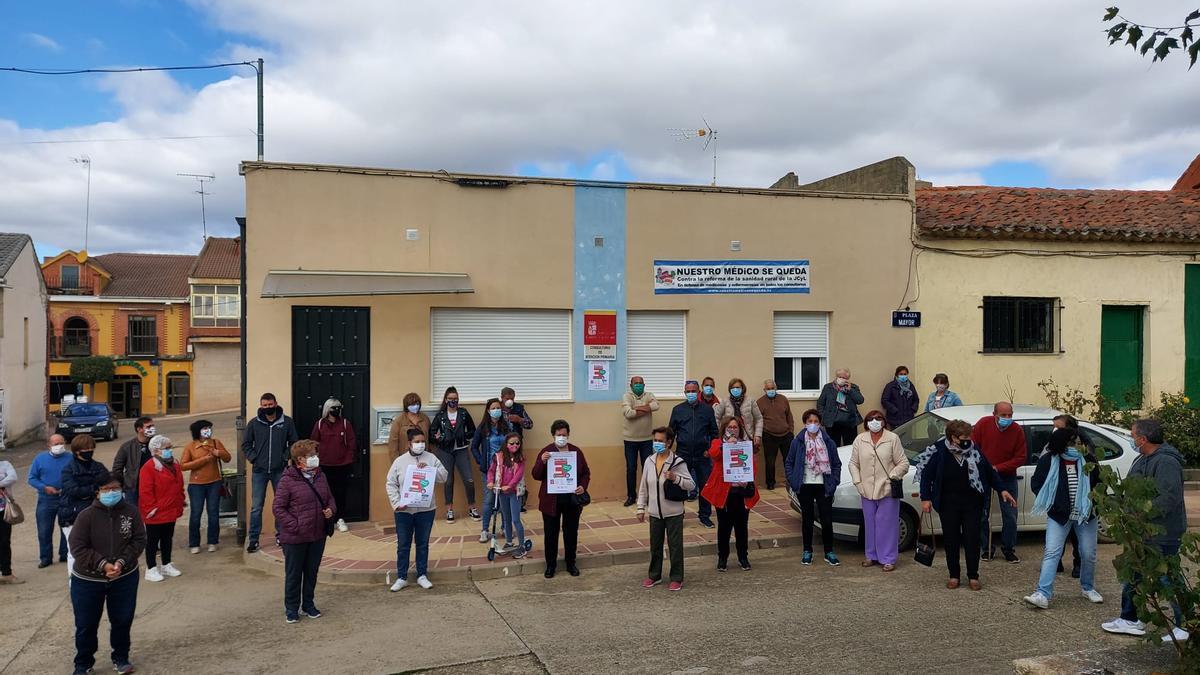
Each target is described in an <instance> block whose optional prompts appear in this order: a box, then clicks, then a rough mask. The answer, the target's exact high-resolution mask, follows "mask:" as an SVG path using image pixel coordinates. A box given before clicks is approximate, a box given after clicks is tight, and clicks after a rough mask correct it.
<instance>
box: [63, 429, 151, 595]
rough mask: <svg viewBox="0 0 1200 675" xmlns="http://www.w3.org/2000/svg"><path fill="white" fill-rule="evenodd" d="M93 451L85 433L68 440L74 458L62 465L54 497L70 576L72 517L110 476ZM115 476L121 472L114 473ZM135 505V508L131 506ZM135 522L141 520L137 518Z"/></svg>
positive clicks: (93, 496)
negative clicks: (59, 489)
mask: <svg viewBox="0 0 1200 675" xmlns="http://www.w3.org/2000/svg"><path fill="white" fill-rule="evenodd" d="M95 452H96V439H94V438H92V437H91V436H88V435H83V436H76V437H75V438H72V439H71V454H72V455H74V459H72V460H71V463H70V464H67V465H66V466H65V467H63V472H62V490H61V491H60V492H59V500H58V526H59V527H61V528H62V531H63V534H65V535H67V576H70V575H71V568H72V567H74V563H73V561H74V559H75V555H74V553H73V552H72V551H71V527H72V526H73V525H74V524H75V517H76V516H78V515H79V513H80V512H81V511H83V510H84V509H86V508H87V507H89V506H91V505H92V502H93V501H95V500H96V490H98V489H99V488H100V486H101V485H103V484H104V483H105V482H107V481H108V479H109V477H110V476H111V475H112V474H110V473H109V472H108V469H107V468H105V467H104V465H103V464H101V463H100V462H97V461H96V460H95V459H93V458H92V455H93V454H95ZM114 473H116V474H117V475H118V476H122V475H123V474H121V473H118V472H114ZM135 508H136V507H135ZM138 520H139V522H140V521H141V519H140V518H139V519H138Z"/></svg>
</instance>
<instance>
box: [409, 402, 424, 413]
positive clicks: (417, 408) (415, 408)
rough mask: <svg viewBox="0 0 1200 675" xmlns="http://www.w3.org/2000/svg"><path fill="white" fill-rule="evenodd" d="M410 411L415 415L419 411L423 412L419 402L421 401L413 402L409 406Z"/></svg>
mask: <svg viewBox="0 0 1200 675" xmlns="http://www.w3.org/2000/svg"><path fill="white" fill-rule="evenodd" d="M408 412H410V413H412V414H414V415H416V414H417V413H419V412H421V404H419V403H414V404H412V405H410V406H408Z"/></svg>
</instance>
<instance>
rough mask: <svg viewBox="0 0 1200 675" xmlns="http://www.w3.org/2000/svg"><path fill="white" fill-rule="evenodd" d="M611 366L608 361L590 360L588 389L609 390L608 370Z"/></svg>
mask: <svg viewBox="0 0 1200 675" xmlns="http://www.w3.org/2000/svg"><path fill="white" fill-rule="evenodd" d="M609 368H611V366H610V365H609V363H608V361H589V362H588V390H590V391H608V381H609V379H608V371H609Z"/></svg>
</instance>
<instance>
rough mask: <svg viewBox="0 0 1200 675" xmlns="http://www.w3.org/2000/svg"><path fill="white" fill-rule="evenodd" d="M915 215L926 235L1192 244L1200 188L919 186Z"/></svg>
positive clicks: (1199, 235)
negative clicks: (1099, 188)
mask: <svg viewBox="0 0 1200 675" xmlns="http://www.w3.org/2000/svg"><path fill="white" fill-rule="evenodd" d="M1185 175H1186V174H1185ZM916 218H917V228H918V230H919V231H920V233H921V234H923V235H925V236H930V237H950V238H959V237H965V238H989V239H993V238H994V239H1051V240H1059V241H1134V242H1137V241H1143V242H1158V243H1200V191H1167V190H1057V189H1045V188H1010V187H986V186H963V187H934V188H921V189H918V190H917V205H916Z"/></svg>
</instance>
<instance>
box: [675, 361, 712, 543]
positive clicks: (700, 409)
mask: <svg viewBox="0 0 1200 675" xmlns="http://www.w3.org/2000/svg"><path fill="white" fill-rule="evenodd" d="M683 397H684V401H683V403H680V404H678V405H676V406H675V407H674V408H672V409H671V420H670V421H669V422H668V423H667V427H668V428H669V429H670V430H671V431H673V432H675V452H676V454H678V455H679V456H680V457H681V458H682V459H683V461H684V462H685V463H687V466H688V470H690V471H691V473H692V482H693V483H694V484H695V487H694V488H693V489H692V490H691V495H692V496H693V498H699V500H700V506H699V508H698V509H697V513H696V515H697V516H698V518H699V520H700V524H701V525H703V526H705V527H707V528H709V529H712V528H714V527H716V525H715V524H714V523H713V521H712V505H711V504H709V503H708V500H707V499H705V498H704V497H703V496H701V495H699V494H698V492H699V490H700V489H701V488H703V487H704V485H705V484H706V483H708V476H709V474H710V473H712V460H710V459H709V458H708V448H709V446H710V445H712V442H713V439H714V438H716V437H717V433H718V431H717V417H716V415H715V414H714V413H713V407H712V406H711V405H708V404H706V403H704V402H703V401H701V400H700V383H699V382H696V381H695V380H688V381H687V382H686V383H685V384H684V385H683Z"/></svg>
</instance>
